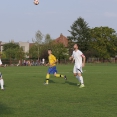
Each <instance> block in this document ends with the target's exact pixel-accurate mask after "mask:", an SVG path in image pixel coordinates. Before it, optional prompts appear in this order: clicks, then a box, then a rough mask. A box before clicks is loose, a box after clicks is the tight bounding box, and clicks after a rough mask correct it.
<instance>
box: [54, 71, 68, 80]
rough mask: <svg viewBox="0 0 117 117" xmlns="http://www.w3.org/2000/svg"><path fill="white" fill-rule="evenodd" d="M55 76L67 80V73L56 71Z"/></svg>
mask: <svg viewBox="0 0 117 117" xmlns="http://www.w3.org/2000/svg"><path fill="white" fill-rule="evenodd" d="M54 76H55V77H57V78H64V79H65V80H67V77H66V75H62V74H57V73H56V72H55V73H54Z"/></svg>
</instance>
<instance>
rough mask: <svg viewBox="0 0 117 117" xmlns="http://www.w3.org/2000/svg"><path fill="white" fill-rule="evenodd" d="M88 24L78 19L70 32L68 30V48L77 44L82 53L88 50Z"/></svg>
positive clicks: (80, 18)
mask: <svg viewBox="0 0 117 117" xmlns="http://www.w3.org/2000/svg"><path fill="white" fill-rule="evenodd" d="M89 30H90V29H89V26H88V23H87V22H86V21H85V20H84V19H83V18H82V17H79V18H78V19H77V20H76V21H75V22H74V23H73V24H72V26H71V31H70V30H68V31H69V32H70V34H71V36H68V40H69V45H70V48H71V47H72V46H73V44H74V43H78V45H79V47H80V49H81V50H82V51H87V50H88V49H89V43H90V31H89Z"/></svg>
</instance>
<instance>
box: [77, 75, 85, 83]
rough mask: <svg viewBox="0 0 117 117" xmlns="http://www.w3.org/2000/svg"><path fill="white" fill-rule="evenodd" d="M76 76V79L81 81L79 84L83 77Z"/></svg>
mask: <svg viewBox="0 0 117 117" xmlns="http://www.w3.org/2000/svg"><path fill="white" fill-rule="evenodd" d="M76 78H77V79H78V81H79V82H80V83H81V84H84V81H83V77H82V76H80V77H79V76H76Z"/></svg>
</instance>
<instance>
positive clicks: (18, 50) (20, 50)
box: [15, 47, 26, 64]
mask: <svg viewBox="0 0 117 117" xmlns="http://www.w3.org/2000/svg"><path fill="white" fill-rule="evenodd" d="M25 55H26V54H25V52H24V51H23V48H22V47H20V48H16V49H15V58H16V59H17V60H20V61H21V63H22V59H24V58H25ZM21 63H20V64H21Z"/></svg>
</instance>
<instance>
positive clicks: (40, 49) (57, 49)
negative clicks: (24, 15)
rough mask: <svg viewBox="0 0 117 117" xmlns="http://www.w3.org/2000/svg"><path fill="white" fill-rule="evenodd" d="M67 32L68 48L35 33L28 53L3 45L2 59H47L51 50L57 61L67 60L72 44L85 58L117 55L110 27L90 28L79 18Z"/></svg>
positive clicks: (18, 47) (114, 35) (39, 33)
mask: <svg viewBox="0 0 117 117" xmlns="http://www.w3.org/2000/svg"><path fill="white" fill-rule="evenodd" d="M70 28H71V30H68V31H69V33H70V36H68V37H67V38H68V42H69V44H68V47H67V48H66V47H64V45H63V44H62V43H55V42H54V40H53V39H52V38H51V36H50V34H46V35H45V36H44V35H43V34H42V32H41V31H39V30H38V31H37V32H36V34H35V38H34V39H32V42H33V45H32V46H31V47H30V49H29V51H28V52H26V53H25V52H24V51H23V48H22V47H20V46H19V45H18V44H16V43H12V42H10V43H7V44H4V45H3V46H4V47H3V48H4V50H3V58H8V59H18V60H21V59H25V58H26V57H29V58H30V59H39V58H45V59H47V57H48V55H47V49H49V48H50V49H52V50H53V54H54V55H55V56H56V57H57V59H59V60H60V59H68V56H69V54H71V52H72V51H73V44H74V43H77V44H78V45H79V49H80V50H81V51H83V53H84V54H85V55H86V57H87V58H89V57H98V58H103V59H109V58H110V57H115V56H116V55H117V33H116V31H115V30H114V29H112V28H110V27H103V26H101V27H95V28H90V27H89V25H88V23H87V22H86V21H85V20H84V19H83V18H82V17H79V18H78V19H77V20H76V21H74V22H73V24H72V25H71V26H70Z"/></svg>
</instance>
